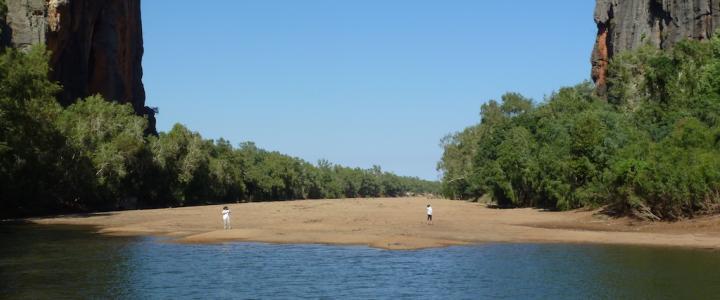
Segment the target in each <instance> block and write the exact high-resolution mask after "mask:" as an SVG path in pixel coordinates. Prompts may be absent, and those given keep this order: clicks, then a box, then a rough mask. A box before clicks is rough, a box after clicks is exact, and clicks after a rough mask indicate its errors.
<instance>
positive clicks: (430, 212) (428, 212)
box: [427, 204, 432, 225]
mask: <svg viewBox="0 0 720 300" xmlns="http://www.w3.org/2000/svg"><path fill="white" fill-rule="evenodd" d="M427 224H429V225H432V206H430V204H428V206H427Z"/></svg>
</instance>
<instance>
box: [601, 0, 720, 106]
mask: <svg viewBox="0 0 720 300" xmlns="http://www.w3.org/2000/svg"><path fill="white" fill-rule="evenodd" d="M595 23H596V24H597V27H598V34H597V40H596V43H595V48H594V50H593V53H592V78H593V80H594V81H595V83H596V84H597V86H598V92H599V93H601V94H602V93H604V92H605V88H606V87H605V78H606V72H607V64H608V62H609V61H610V59H612V57H613V56H614V55H616V54H617V53H619V52H622V51H625V50H629V49H634V48H636V47H638V46H640V45H642V44H645V43H649V44H651V45H654V46H656V47H658V48H661V49H668V48H670V47H672V46H673V45H674V44H675V43H677V42H679V41H680V40H683V39H685V38H691V39H698V40H704V39H708V38H709V37H710V36H712V34H713V33H714V31H715V30H716V29H717V28H718V26H720V0H597V2H596V6H595Z"/></svg>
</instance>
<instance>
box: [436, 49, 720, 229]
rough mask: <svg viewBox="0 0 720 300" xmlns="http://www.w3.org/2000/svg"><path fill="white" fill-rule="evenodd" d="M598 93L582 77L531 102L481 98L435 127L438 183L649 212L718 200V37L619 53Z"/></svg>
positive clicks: (462, 194) (544, 203) (690, 210)
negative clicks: (442, 133) (455, 119)
mask: <svg viewBox="0 0 720 300" xmlns="http://www.w3.org/2000/svg"><path fill="white" fill-rule="evenodd" d="M608 89H609V93H608V97H607V99H602V98H598V97H596V96H595V95H594V86H593V85H592V84H591V83H589V82H584V83H581V84H579V85H576V86H574V87H567V88H562V89H560V90H559V91H558V92H556V93H553V94H552V95H550V96H549V97H547V98H546V99H545V100H544V101H543V102H541V103H538V104H535V103H533V102H532V101H530V100H529V99H527V98H525V97H523V96H521V95H519V94H516V93H508V94H505V95H504V96H503V97H502V98H501V99H502V101H500V102H497V101H493V100H491V101H488V102H487V103H485V104H483V105H482V107H481V109H480V123H479V124H476V125H473V126H470V127H468V128H466V129H464V130H463V131H460V132H458V133H454V134H452V135H449V136H447V137H445V138H444V139H443V140H442V142H441V146H442V147H443V148H444V154H443V157H442V159H441V161H440V162H439V164H438V169H439V170H441V171H442V172H443V181H442V183H443V186H442V191H443V194H444V195H445V196H447V197H450V198H454V199H477V198H479V197H481V196H483V195H488V196H490V197H491V198H492V199H493V200H494V201H496V202H497V204H498V205H500V206H504V207H523V206H535V207H544V208H550V209H559V210H567V209H573V208H578V207H583V206H590V207H597V206H607V208H608V211H611V212H616V213H621V214H632V215H636V216H639V217H643V218H649V219H656V220H657V219H669V220H671V219H677V218H682V217H687V216H693V215H696V214H702V213H711V212H717V211H718V207H719V205H718V202H719V200H720V196H719V195H720V151H718V149H719V148H718V147H719V146H720V144H719V143H720V38H719V37H718V35H715V37H714V38H712V39H711V40H710V41H703V42H701V41H690V40H688V41H684V42H682V43H679V44H678V45H676V46H674V47H673V48H672V49H671V50H670V51H662V50H658V49H656V48H654V47H652V46H646V47H642V48H640V49H637V50H635V51H631V52H627V53H624V54H621V55H619V56H617V57H616V58H614V59H613V61H612V62H611V63H610V66H609V69H608Z"/></svg>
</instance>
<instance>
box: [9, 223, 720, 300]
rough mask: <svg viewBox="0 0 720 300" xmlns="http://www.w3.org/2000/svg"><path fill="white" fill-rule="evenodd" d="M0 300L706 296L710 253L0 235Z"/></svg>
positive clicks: (81, 233) (74, 231)
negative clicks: (207, 242) (61, 299)
mask: <svg viewBox="0 0 720 300" xmlns="http://www.w3.org/2000/svg"><path fill="white" fill-rule="evenodd" d="M0 244H1V245H2V248H0V294H2V296H3V298H57V297H65V298H132V299H137V298H140V299H143V298H203V299H205V298H286V297H290V296H303V297H308V298H378V297H382V298H457V299H477V298H497V297H500V298H524V299H528V298H529V299H537V298H542V299H568V298H569V299H573V298H574V299H607V298H633V299H635V298H653V299H657V298H712V297H715V296H716V295H720V274H719V273H718V272H719V271H718V270H720V253H718V252H712V251H693V250H680V249H665V248H644V247H625V246H592V245H534V244H493V245H478V246H471V247H451V248H444V249H428V250H419V251H386V250H378V249H370V248H367V247H346V246H343V247H338V246H321V245H266V244H252V243H236V244H223V245H179V244H173V243H166V242H162V241H158V240H156V239H152V238H113V237H104V236H100V235H97V234H93V233H91V232H89V231H87V230H85V229H79V228H63V227H43V226H0Z"/></svg>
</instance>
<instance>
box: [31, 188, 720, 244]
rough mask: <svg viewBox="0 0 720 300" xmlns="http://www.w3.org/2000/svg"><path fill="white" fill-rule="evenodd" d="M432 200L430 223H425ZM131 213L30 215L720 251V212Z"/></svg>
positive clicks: (119, 225)
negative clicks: (683, 215)
mask: <svg viewBox="0 0 720 300" xmlns="http://www.w3.org/2000/svg"><path fill="white" fill-rule="evenodd" d="M428 203H429V204H432V206H433V210H434V212H433V215H434V224H433V225H427V224H426V223H425V206H426V205H427V204H428ZM223 206H224V205H209V206H196V207H182V208H167V209H150V210H133V211H120V212H109V213H97V214H89V215H70V216H58V217H53V218H38V219H29V221H32V222H34V223H39V224H73V225H92V226H95V227H96V228H98V231H99V232H100V233H104V234H111V235H156V236H168V237H171V238H172V241H175V242H180V243H223V242H232V241H253V242H268V243H319V244H347V245H368V246H371V247H376V248H383V249H421V248H432V247H443V246H449V245H464V244H475V243H488V242H518V243H526V242H530V243H598V244H628V245H646V246H675V247H689V248H706V249H715V250H720V216H713V217H705V218H698V219H694V220H687V221H681V222H675V223H661V222H656V223H649V222H636V221H632V220H630V219H608V218H606V217H603V216H599V215H597V214H595V212H593V211H586V210H576V211H569V212H547V211H541V210H537V209H529V208H528V209H491V208H487V207H485V205H482V204H477V203H470V202H464V201H451V200H441V199H426V198H375V199H329V200H303V201H285V202H262V203H241V204H228V205H227V206H229V208H230V210H231V211H232V227H233V228H232V229H230V230H223V225H222V220H221V214H220V211H221V210H222V207H223Z"/></svg>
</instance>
